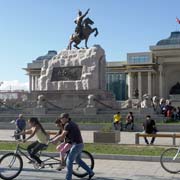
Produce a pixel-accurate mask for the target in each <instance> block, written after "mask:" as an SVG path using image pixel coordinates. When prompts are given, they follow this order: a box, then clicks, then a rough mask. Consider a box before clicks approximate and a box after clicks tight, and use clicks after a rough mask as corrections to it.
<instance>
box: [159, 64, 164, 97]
mask: <svg viewBox="0 0 180 180" xmlns="http://www.w3.org/2000/svg"><path fill="white" fill-rule="evenodd" d="M159 96H160V98H161V97H163V66H162V64H160V65H159Z"/></svg>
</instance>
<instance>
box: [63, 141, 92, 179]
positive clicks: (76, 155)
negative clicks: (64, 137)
mask: <svg viewBox="0 0 180 180" xmlns="http://www.w3.org/2000/svg"><path fill="white" fill-rule="evenodd" d="M83 147H84V144H83V143H81V144H73V145H72V147H71V150H70V152H69V154H68V157H67V160H66V165H67V174H66V180H72V167H73V161H74V160H75V161H76V162H77V163H78V164H79V165H80V166H81V167H82V168H83V169H85V170H86V171H87V172H88V173H89V174H92V173H93V171H92V169H91V168H89V166H88V165H87V164H86V163H85V162H84V161H82V159H81V152H82V150H83Z"/></svg>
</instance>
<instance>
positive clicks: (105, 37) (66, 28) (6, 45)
mask: <svg viewBox="0 0 180 180" xmlns="http://www.w3.org/2000/svg"><path fill="white" fill-rule="evenodd" d="M88 8H90V12H89V14H88V16H89V17H90V18H91V19H92V20H94V23H95V24H94V25H93V27H97V28H98V30H99V35H98V36H97V37H96V38H95V37H94V36H92V37H91V38H90V39H89V43H88V45H89V46H92V45H93V44H100V45H101V46H102V47H103V48H104V49H105V52H106V59H107V61H122V60H126V54H127V53H129V52H144V51H149V46H150V45H155V44H156V43H157V41H159V40H160V39H163V38H167V37H169V35H170V32H172V31H176V30H179V29H180V25H179V24H177V22H176V16H177V17H179V18H180V11H179V8H180V1H179V0H166V1H164V0H0V22H1V28H0V56H1V59H0V61H1V66H0V81H4V82H9V84H8V87H10V86H11V88H12V86H15V85H14V84H13V83H14V82H16V84H18V83H21V85H22V84H23V86H24V85H25V86H26V85H27V84H28V83H27V82H28V76H27V75H25V71H24V70H22V68H24V67H26V66H27V63H29V62H32V60H34V59H35V58H36V57H38V56H41V55H45V54H46V53H47V51H48V50H57V51H61V50H62V49H65V48H66V47H67V44H68V40H69V36H70V35H71V34H72V33H73V31H74V28H75V24H74V19H75V18H76V15H77V11H78V9H80V10H82V11H83V12H85V11H86V10H87V9H88ZM81 46H83V44H82V45H81ZM11 83H12V84H11ZM24 83H26V84H24ZM3 86H4V88H5V83H4V85H2V86H1V87H0V89H2V88H3ZM21 87H22V86H21Z"/></svg>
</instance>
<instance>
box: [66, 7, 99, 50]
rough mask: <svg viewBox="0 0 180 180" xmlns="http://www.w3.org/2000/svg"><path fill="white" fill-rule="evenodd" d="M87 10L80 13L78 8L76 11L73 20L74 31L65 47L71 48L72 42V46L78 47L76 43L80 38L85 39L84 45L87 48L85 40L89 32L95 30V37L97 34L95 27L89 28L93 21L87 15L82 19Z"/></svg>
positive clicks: (86, 40)
mask: <svg viewBox="0 0 180 180" xmlns="http://www.w3.org/2000/svg"><path fill="white" fill-rule="evenodd" d="M88 12H89V9H88V10H87V11H86V12H85V13H84V14H82V12H81V11H80V10H79V11H78V17H77V18H76V20H75V21H74V22H75V24H76V28H75V33H74V34H72V35H71V37H70V40H69V44H68V47H67V49H69V50H71V47H72V44H73V43H74V47H75V48H77V49H79V47H78V45H79V44H80V43H81V41H82V40H85V47H86V48H88V47H87V42H88V39H89V36H90V35H91V33H93V32H95V34H94V36H95V37H96V36H97V35H98V30H97V28H91V25H93V24H94V22H93V21H92V20H91V19H90V18H89V17H87V18H86V19H84V17H85V16H86V15H87V14H88ZM83 19H84V20H83Z"/></svg>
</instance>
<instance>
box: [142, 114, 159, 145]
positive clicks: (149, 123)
mask: <svg viewBox="0 0 180 180" xmlns="http://www.w3.org/2000/svg"><path fill="white" fill-rule="evenodd" d="M143 130H144V132H145V133H147V134H156V132H157V128H156V123H155V121H154V120H153V119H151V116H150V115H147V116H146V120H145V121H144V122H143ZM144 140H145V142H146V144H149V141H148V139H147V137H144ZM154 141H155V137H152V139H151V142H150V144H151V145H153V144H154Z"/></svg>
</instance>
